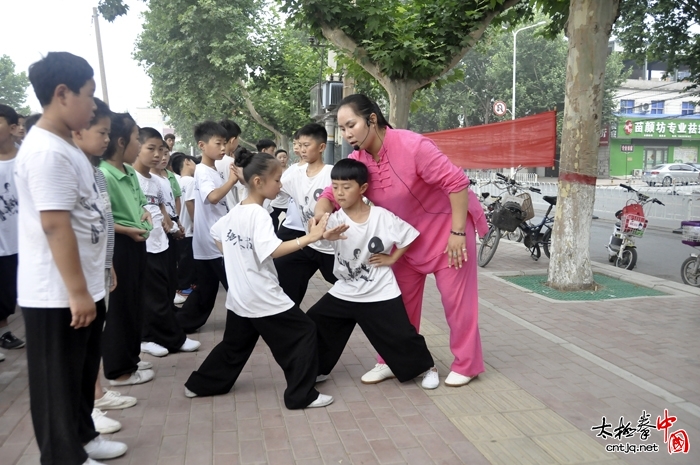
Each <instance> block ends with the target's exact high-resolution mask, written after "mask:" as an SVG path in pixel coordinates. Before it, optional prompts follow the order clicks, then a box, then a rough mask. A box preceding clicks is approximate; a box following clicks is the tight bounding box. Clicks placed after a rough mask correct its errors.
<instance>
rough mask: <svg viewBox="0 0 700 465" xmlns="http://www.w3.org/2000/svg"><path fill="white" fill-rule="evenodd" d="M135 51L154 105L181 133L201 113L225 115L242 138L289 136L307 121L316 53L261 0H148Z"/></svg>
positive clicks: (189, 128) (212, 116) (206, 116)
mask: <svg viewBox="0 0 700 465" xmlns="http://www.w3.org/2000/svg"><path fill="white" fill-rule="evenodd" d="M134 56H135V58H136V59H137V60H139V61H140V62H141V63H142V64H143V66H144V67H145V69H146V72H147V73H148V74H149V76H150V77H151V78H152V100H153V104H154V105H156V106H158V107H159V108H161V109H162V110H163V111H164V112H165V113H166V114H167V115H168V116H169V117H170V119H171V121H172V124H173V126H175V128H176V129H177V130H178V132H179V133H181V134H183V135H184V136H185V137H187V136H189V135H190V134H191V133H192V126H193V124H195V123H196V122H198V121H202V120H203V119H215V120H218V119H221V118H225V117H226V118H231V119H234V120H236V121H237V122H238V123H239V124H240V125H241V127H242V129H243V130H244V133H243V138H244V139H245V140H249V141H255V140H256V139H258V138H261V137H266V138H269V137H272V138H276V139H277V141H278V143H279V144H285V143H286V139H287V136H288V135H290V134H291V133H292V132H293V131H294V130H296V129H297V128H298V127H300V126H301V125H303V124H305V123H306V122H308V121H309V116H308V113H309V103H308V102H309V90H310V88H311V86H312V85H313V84H314V83H315V82H316V81H317V79H318V69H319V60H318V54H317V53H316V51H315V50H313V49H312V48H311V47H310V46H309V44H308V40H307V35H304V34H303V33H301V32H298V31H294V30H292V29H290V28H286V27H285V26H284V24H283V22H282V21H281V19H280V18H279V15H278V14H277V12H276V10H275V8H274V6H273V5H271V4H270V3H269V2H266V1H265V0H244V1H237V2H229V1H226V0H207V1H203V0H150V1H149V10H148V11H147V12H146V13H145V14H144V25H143V32H142V34H141V35H140V37H139V40H138V42H137V45H136V51H135V54H134Z"/></svg>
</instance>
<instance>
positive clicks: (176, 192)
mask: <svg viewBox="0 0 700 465" xmlns="http://www.w3.org/2000/svg"><path fill="white" fill-rule="evenodd" d="M165 172H166V173H167V174H168V181H170V188H171V189H172V190H173V197H175V198H178V197H182V189H180V183H179V182H177V178H176V177H175V173H173V172H172V171H170V170H165ZM177 214H178V215H179V214H180V212H177Z"/></svg>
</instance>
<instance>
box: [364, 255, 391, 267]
mask: <svg viewBox="0 0 700 465" xmlns="http://www.w3.org/2000/svg"><path fill="white" fill-rule="evenodd" d="M369 263H370V265H374V266H391V265H393V264H394V263H396V259H395V258H394V257H393V256H391V255H387V254H385V253H375V254H372V255H370V257H369Z"/></svg>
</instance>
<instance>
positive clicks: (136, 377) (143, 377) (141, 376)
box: [109, 370, 156, 386]
mask: <svg viewBox="0 0 700 465" xmlns="http://www.w3.org/2000/svg"><path fill="white" fill-rule="evenodd" d="M155 375H156V374H155V373H154V372H153V370H136V371H135V372H133V373H132V374H131V376H129V378H127V379H125V380H124V381H117V380H116V379H110V380H109V384H110V385H112V386H131V385H132V384H143V383H147V382H149V381H150V380H152V379H153V377H154V376H155Z"/></svg>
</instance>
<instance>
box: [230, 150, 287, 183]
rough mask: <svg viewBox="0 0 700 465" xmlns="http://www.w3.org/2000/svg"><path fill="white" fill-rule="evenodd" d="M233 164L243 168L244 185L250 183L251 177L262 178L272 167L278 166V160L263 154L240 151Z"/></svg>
mask: <svg viewBox="0 0 700 465" xmlns="http://www.w3.org/2000/svg"><path fill="white" fill-rule="evenodd" d="M234 164H235V165H236V166H238V167H239V168H243V179H245V182H246V184H249V183H250V180H251V179H253V176H260V177H264V176H265V175H266V174H267V173H269V172H270V170H271V169H272V167H274V166H280V162H279V160H277V159H276V158H275V157H273V156H272V155H270V154H269V153H265V152H250V151H248V150H244V151H241V152H239V153H238V154H237V156H236V160H235V161H234Z"/></svg>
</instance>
